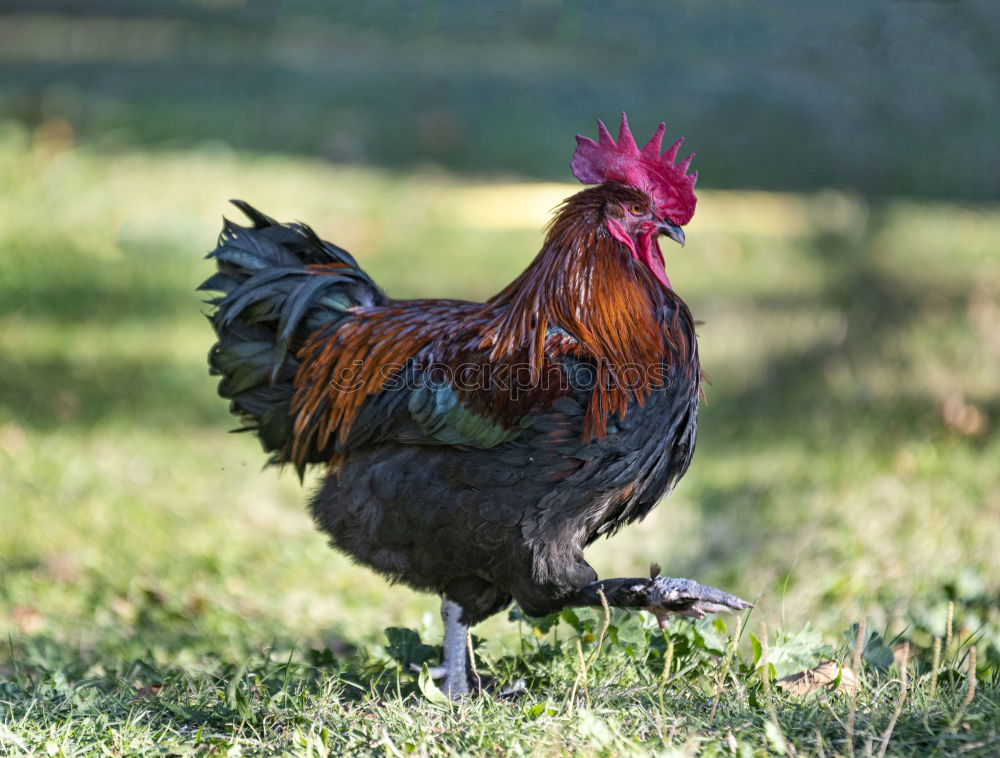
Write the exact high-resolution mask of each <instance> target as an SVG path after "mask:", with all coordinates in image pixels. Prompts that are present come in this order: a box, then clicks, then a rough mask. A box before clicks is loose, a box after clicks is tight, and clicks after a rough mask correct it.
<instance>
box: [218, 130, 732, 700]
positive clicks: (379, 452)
mask: <svg viewBox="0 0 1000 758" xmlns="http://www.w3.org/2000/svg"><path fill="white" fill-rule="evenodd" d="M598 128H599V139H598V140H597V141H594V140H591V139H588V138H586V137H581V136H577V147H576V152H575V154H574V156H573V160H572V164H571V167H572V171H573V173H574V175H575V176H576V178H577V179H579V180H580V181H581V182H582V183H583V184H586V185H592V186H589V187H587V188H585V189H583V190H582V191H581V192H579V193H577V194H576V195H573V196H572V197H570V198H569V199H567V200H566V201H564V202H563V204H562V205H561V206H560V207H559V208H558V210H557V212H556V214H555V217H554V219H553V220H552V222H551V225H550V227H549V229H548V233H547V235H546V237H545V241H544V244H543V245H542V248H541V251H540V252H539V253H538V255H537V257H536V258H535V259H534V261H533V262H532V263H531V264H530V265H529V266H528V268H527V269H526V270H525V271H524V272H523V273H522V274H521V275H520V276H519V277H518V278H517V279H515V280H514V281H513V282H512V283H511V284H510V285H508V286H507V287H506V288H504V289H503V290H502V291H501V292H500V293H499V294H497V295H495V296H494V297H492V298H490V299H489V300H487V301H486V302H485V303H475V302H466V301H462V300H394V299H392V298H390V297H389V296H388V295H386V294H385V293H384V292H383V291H382V290H381V289H380V288H379V287H378V286H377V285H376V284H375V282H373V281H372V279H371V278H370V277H369V276H368V275H367V274H366V273H365V272H364V271H363V270H362V269H361V267H360V266H358V264H357V262H356V261H355V260H354V258H353V257H351V255H349V254H348V253H347V252H346V251H345V250H343V249H341V248H340V247H337V246H336V245H333V244H330V243H329V242H324V241H323V240H321V239H320V238H319V237H317V236H316V234H315V233H314V232H313V231H312V229H310V228H309V227H308V226H305V225H303V224H298V223H295V224H282V223H278V222H277V221H274V220H273V219H271V218H269V217H267V216H265V215H263V214H262V213H260V212H258V211H257V210H255V209H254V208H252V207H250V206H249V205H248V204H246V203H243V202H241V201H234V203H235V205H236V206H238V207H239V208H240V209H241V210H242V211H243V212H244V213H245V214H246V215H247V217H248V218H249V219H250V221H251V222H252V226H250V227H242V226H238V225H236V224H233V223H232V222H230V221H228V220H226V221H225V224H224V228H223V231H222V234H221V236H220V238H219V243H218V247H217V248H216V249H215V250H214V251H213V252H211V253H210V254H209V257H210V258H212V259H214V260H215V262H216V264H217V266H218V271H217V273H215V274H214V275H213V276H212V277H211V278H210V279H208V280H207V281H206V282H205V283H204V284H203V285H202V287H201V289H203V290H208V291H212V292H217V293H220V294H219V295H218V296H216V297H214V298H213V299H211V300H209V303H210V304H211V305H212V306H213V312H212V313H211V315H210V320H211V323H212V326H213V327H214V329H215V333H216V335H217V339H218V341H217V343H216V344H215V345H214V346H213V347H212V349H211V352H210V353H209V364H210V367H211V372H212V373H213V374H215V375H218V376H221V380H220V382H219V394H220V395H221V396H222V397H224V398H227V399H229V400H230V401H231V406H230V407H231V410H232V412H233V413H234V414H235V415H237V416H238V417H239V418H240V419H241V420H242V421H243V422H244V426H243V428H244V429H247V430H252V431H253V432H255V433H256V435H257V436H258V437H259V438H260V441H261V443H262V445H263V447H264V449H265V451H267V452H269V453H270V462H271V463H274V464H279V465H282V464H290V465H292V466H294V467H295V468H296V470H297V471H298V473H299V476H300V478H301V477H302V475H303V472H304V470H305V469H306V467H308V466H309V465H310V464H320V465H321V466H325V467H326V475H325V479H324V481H323V484H322V486H321V487H320V488H319V489H318V491H317V492H316V493H315V495H314V496H313V498H312V500H311V502H310V509H311V511H312V515H313V517H314V519H315V521H316V524H317V526H318V527H319V528H320V529H321V530H323V531H324V532H326V533H327V534H328V535H329V536H330V538H331V544H332V545H333V546H334V547H336V548H338V549H340V550H342V551H344V552H345V553H347V554H348V555H349V556H351V558H353V559H354V560H355V561H357V562H359V563H362V564H364V565H366V566H369V567H371V568H372V569H374V570H375V571H377V572H379V573H381V574H383V575H385V576H386V577H387V578H389V579H390V580H391V581H394V582H397V581H398V582H402V583H404V584H406V585H409V586H410V587H412V588H414V589H416V590H421V591H426V592H433V593H437V594H439V595H440V596H441V597H442V604H441V615H442V618H443V621H444V645H443V656H442V657H443V661H442V665H441V666H440V667H435V669H434V670H433V672H432V673H433V674H434V675H435V676H436V677H438V678H442V679H443V685H442V688H443V689H444V691H445V692H446V693H447V694H448V695H449V696H451V697H453V698H459V697H462V696H463V695H466V694H468V693H469V692H470V687H472V684H471V682H472V681H473V679H474V677H473V676H472V674H474V671H473V670H472V669H471V666H470V661H469V658H468V654H467V650H468V647H467V634H468V629H469V626H470V625H472V624H475V623H477V622H479V621H481V620H483V619H485V618H487V617H488V616H490V615H492V614H494V613H497V612H498V611H500V610H502V609H503V608H505V607H506V606H507V605H509V604H510V603H511V601H512V600H516V601H517V602H518V603H519V604H520V606H521V608H522V609H523V611H524V612H525V613H527V614H529V615H531V616H544V615H546V614H550V613H553V612H556V611H558V610H560V609H562V608H566V607H570V606H581V605H589V606H599V605H602V604H604V603H607V604H608V605H610V606H615V607H625V608H645V609H647V610H650V611H652V612H653V613H654V614H656V615H657V617H658V618H659V619H660V621H661V624H665V623H666V618H667V616H668V615H669V614H680V615H685V616H692V617H697V618H700V617H702V616H704V615H705V614H706V613H710V612H718V611H723V610H726V611H730V610H741V609H744V608H747V607H749V604H748V603H746V602H745V601H743V600H741V599H739V598H738V597H736V596H734V595H731V594H729V593H726V592H722V591H721V590H717V589H715V588H712V587H707V586H703V585H701V584H698V583H696V582H694V581H692V580H689V579H671V578H667V577H663V576H659V571H658V568H655V567H654V570H653V571H651V576H650V577H648V578H636V579H608V580H603V581H599V580H598V577H597V574H596V573H595V571H594V570H593V569H592V568H591V567H590V566H589V565H588V564H587V562H586V561H585V560H584V556H583V550H584V548H585V547H586V546H587V545H589V544H590V543H591V542H593V541H594V540H595V539H597V538H598V537H600V536H602V535H604V536H608V535H612V534H614V533H615V532H616V531H618V530H619V529H620V528H621V527H623V526H625V525H626V524H629V523H632V522H634V521H637V520H639V519H641V518H643V517H644V516H645V515H646V514H647V513H649V511H650V510H651V509H652V508H653V507H654V506H655V505H656V503H657V502H658V501H659V500H660V499H661V498H662V497H663V496H664V495H665V494H666V493H668V492H669V491H670V490H671V489H672V488H673V487H674V485H675V484H676V483H677V481H678V480H679V479H680V478H681V477H682V476H683V475H684V473H685V471H686V470H687V468H688V464H689V463H690V461H691V456H692V454H693V452H694V447H695V426H696V415H697V407H698V400H699V393H700V389H699V383H700V379H701V369H700V366H699V362H698V347H697V340H696V336H695V329H694V321H693V320H692V317H691V313H690V311H689V310H688V307H687V306H686V305H685V304H684V302H683V301H682V300H681V299H680V297H678V295H677V294H676V293H675V292H674V290H673V288H672V287H671V285H670V280H669V279H668V277H667V274H666V271H665V269H664V261H663V254H662V252H661V250H660V246H659V242H658V238H659V237H660V236H664V237H667V238H668V239H670V240H673V241H674V242H678V243H680V244H682V245H683V244H684V231H683V229H682V227H683V226H684V225H685V224H687V223H688V221H690V220H691V217H692V216H693V214H694V209H695V202H696V198H695V194H694V184H695V180H696V178H697V172H695V173H691V174H688V173H687V169H688V167H689V165H690V161H691V157H692V156H689V157H688V158H686V159H684V160H682V161H680V162H675V161H676V157H677V152H678V149H679V148H680V145H681V142H682V141H683V140H677V142H675V143H674V144H673V145H671V146H670V147H669V148H668V149H667V150H666V151H665V152H663V153H662V154H661V145H662V139H663V134H664V125H663V124H660V126H659V129H658V130H657V131H656V133H655V134H654V135H653V137H652V139H650V140H649V142H648V143H647V144H646V145H645V146H644V147H643V148H642V149H639V147H638V145H637V144H636V142H635V139H634V138H633V136H632V133H631V131H630V129H629V126H628V122H627V120H626V118H625V114H624V113H623V114H622V120H621V128H620V131H619V135H618V140H617V141H615V139H614V138H613V137H612V136H611V134H610V133H609V132H608V130H607V128H606V127H605V126H604V124H603V123H601V122H598Z"/></svg>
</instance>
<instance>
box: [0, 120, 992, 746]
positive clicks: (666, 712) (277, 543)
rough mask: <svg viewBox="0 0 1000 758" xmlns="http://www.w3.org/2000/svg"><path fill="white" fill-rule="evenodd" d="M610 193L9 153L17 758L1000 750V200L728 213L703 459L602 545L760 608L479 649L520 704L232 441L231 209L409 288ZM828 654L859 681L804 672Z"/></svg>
mask: <svg viewBox="0 0 1000 758" xmlns="http://www.w3.org/2000/svg"><path fill="white" fill-rule="evenodd" d="M573 191H574V188H573V187H572V186H570V185H532V184H517V183H485V182H470V181H465V180H461V179H459V178H455V177H452V176H448V175H441V174H438V173H433V172H422V173H420V172H418V173H407V174H392V173H389V172H383V171H374V170H363V169H359V168H351V169H343V168H339V167H334V166H329V165H326V164H322V163H318V162H311V161H297V160H291V159H286V158H277V157H268V156H261V155H252V154H238V153H231V152H228V151H226V150H224V149H222V148H218V147H216V148H212V149H206V150H201V151H180V152H156V153H152V152H119V153H99V152H95V151H92V150H90V149H87V148H73V147H71V146H69V145H66V144H63V143H60V142H58V141H52V140H50V139H47V138H46V137H45V134H44V133H41V134H40V135H35V136H34V138H33V137H32V135H28V134H25V133H23V132H21V131H19V130H17V129H14V128H7V127H5V128H4V129H3V130H2V131H0V196H2V197H3V198H4V200H3V203H0V250H2V256H3V257H2V263H0V366H2V367H3V369H2V371H0V503H2V504H3V506H2V508H0V629H2V630H3V632H4V634H3V637H4V638H5V639H3V640H2V643H3V644H2V646H0V754H11V755H19V754H24V753H32V754H48V755H90V754H105V753H110V754H122V755H135V754H149V753H156V752H159V753H162V754H189V753H206V754H209V755H214V754H227V755H228V754H240V753H245V754H265V753H266V754H270V753H296V754H305V755H326V754H332V755H341V754H370V753H379V754H392V755H399V754H409V753H415V754H428V755H438V754H470V753H471V754H487V753H489V754H493V753H498V754H527V753H542V754H562V753H568V754H580V755H604V754H630V753H636V752H638V753H642V752H660V753H665V754H670V753H672V752H677V753H681V752H685V753H692V752H703V753H706V754H709V755H712V754H721V755H731V754H735V755H762V754H766V753H782V752H783V753H785V754H792V753H796V754H824V755H847V754H851V753H854V754H858V755H861V754H866V755H867V754H873V755H877V754H878V753H879V749H880V746H881V744H882V740H883V737H884V735H885V734H886V731H887V730H888V728H889V726H890V722H891V721H892V720H893V718H894V717H895V721H894V722H893V728H892V730H891V734H890V739H889V740H888V743H887V748H886V749H887V753H888V754H900V755H907V754H934V753H937V754H939V755H952V754H959V753H961V754H963V755H976V754H980V755H992V754H995V753H996V751H997V750H998V749H1000V735H998V728H997V724H998V723H1000V706H998V703H1000V611H998V609H997V600H998V597H1000V584H998V583H997V577H998V576H1000V551H998V550H997V549H996V547H997V545H998V544H1000V543H998V539H1000V528H998V526H997V524H998V520H997V517H998V516H1000V469H998V467H997V465H996V461H997V460H998V459H1000V436H998V435H997V433H996V431H995V430H996V425H997V423H998V420H1000V402H998V396H1000V372H998V371H997V365H998V361H1000V307H998V305H997V303H998V298H1000V264H998V261H997V259H996V249H997V246H998V242H1000V209H998V208H995V207H975V208H973V207H963V206H958V205H948V204H943V203H940V204H927V203H917V202H909V201H904V200H885V201H877V202H870V203H866V202H863V201H861V200H859V199H857V198H854V197H851V196H846V195H842V194H838V193H833V192H826V193H819V194H815V195H804V196H796V195H780V194H762V193H742V194H733V193H720V192H711V191H710V190H705V191H704V192H703V193H702V195H701V206H700V209H699V213H698V217H697V218H696V220H695V221H694V222H693V223H692V225H691V226H690V227H689V234H688V237H689V240H690V242H689V244H688V246H687V247H686V248H685V249H684V250H683V251H679V250H678V251H670V252H669V253H668V262H667V265H668V270H669V272H670V276H671V280H672V281H673V282H674V284H675V286H676V287H677V288H678V290H679V291H680V292H681V293H682V294H683V295H684V297H685V298H686V299H687V301H688V302H689V303H690V305H691V306H692V308H693V310H694V312H695V314H696V315H697V316H698V317H699V318H700V319H703V320H704V322H705V323H704V325H703V326H702V327H701V329H700V335H701V343H702V357H703V362H704V365H705V367H706V369H707V371H708V372H709V374H710V375H711V378H712V385H711V386H710V387H709V388H708V404H707V405H705V406H704V407H703V410H702V415H701V425H700V438H699V450H698V454H697V456H696V458H695V463H694V465H693V467H692V470H691V471H690V473H689V474H688V475H687V477H686V478H685V480H684V482H683V483H682V484H681V486H680V487H679V488H678V491H677V492H675V493H674V494H673V495H672V496H671V497H670V499H669V500H668V501H667V502H666V503H664V504H663V505H662V506H661V507H660V508H659V509H658V510H657V511H656V512H655V513H654V515H653V516H651V517H650V518H649V519H647V520H646V521H645V522H644V523H643V524H641V525H638V526H635V527H632V528H630V529H628V530H626V531H625V532H623V533H622V534H620V535H618V536H617V537H616V538H614V539H613V540H612V541H609V542H603V543H601V544H599V545H595V546H594V549H593V550H592V551H590V553H589V554H588V558H589V559H590V560H591V562H592V563H593V564H594V565H595V567H596V568H597V569H598V571H599V572H600V573H601V575H603V576H613V575H635V572H644V571H646V570H647V565H648V563H649V561H650V560H657V561H659V562H660V563H662V564H663V565H664V566H665V568H666V571H667V573H669V574H671V575H677V576H693V577H695V578H697V579H698V580H700V581H703V582H709V583H712V584H715V585H717V586H722V587H725V588H726V589H729V590H732V591H734V592H738V593H739V594H741V595H743V596H745V597H749V598H753V599H755V601H756V607H755V609H754V610H753V611H752V613H750V614H749V617H747V618H744V619H739V620H737V619H734V618H732V617H730V618H728V619H726V623H725V625H724V626H722V625H720V624H718V623H717V622H711V621H704V622H699V623H694V624H693V623H690V622H685V621H680V622H675V623H674V625H673V627H672V629H671V632H670V634H669V635H668V636H666V637H664V636H662V635H660V633H659V631H658V630H656V629H655V628H653V625H652V622H651V620H650V619H648V618H646V617H644V616H643V615H641V614H617V613H616V614H613V615H612V616H611V617H610V618H608V619H604V618H603V616H602V614H601V613H600V612H597V613H594V612H590V611H584V612H578V613H565V614H563V615H562V616H561V617H560V618H550V619H543V620H532V619H525V618H523V617H521V616H520V615H519V614H518V613H517V612H516V609H515V612H514V613H513V618H512V619H508V617H507V614H502V615H501V616H498V617H496V618H494V619H491V620H490V621H488V622H486V623H484V624H483V625H481V626H480V627H477V628H476V630H475V634H476V635H477V640H478V642H479V647H478V648H477V656H478V657H479V659H480V660H479V666H480V670H481V671H482V672H483V673H489V674H491V675H493V676H496V677H498V678H499V679H501V680H510V679H514V678H518V677H523V678H525V679H526V681H527V683H528V686H529V692H528V694H527V695H525V696H524V697H523V698H521V699H519V700H516V701H513V702H510V701H503V700H496V699H493V698H479V699H474V700H470V701H467V702H464V703H462V704H460V705H455V706H452V705H448V704H442V703H440V702H439V701H438V698H437V697H436V693H435V692H434V691H433V689H432V688H429V687H426V686H425V687H423V689H421V686H420V681H419V677H417V676H415V675H412V674H410V673H408V666H407V664H409V663H411V662H418V663H419V662H422V661H424V660H427V659H428V657H430V656H436V655H437V651H436V650H435V649H434V648H433V647H430V646H433V645H434V644H436V643H437V641H438V640H439V639H440V626H439V622H438V620H437V618H436V601H435V599H434V598H431V597H427V596H422V595H417V594H415V593H413V592H411V591H409V590H407V589H405V588H401V587H389V586H387V585H386V584H385V582H383V581H382V580H381V579H379V578H378V577H376V576H374V575H372V574H371V573H370V572H368V571H366V570H364V569H361V568H359V567H356V566H353V565H351V563H350V562H349V561H348V560H347V559H345V558H344V557H342V556H340V555H339V554H336V553H334V552H333V551H331V550H329V548H327V547H326V545H325V544H324V540H323V539H322V537H321V536H320V535H318V534H317V533H315V532H314V530H313V529H312V527H311V524H310V522H309V519H308V517H307V516H306V513H305V510H304V508H303V507H302V503H303V498H304V496H303V493H302V491H301V489H300V488H299V487H298V485H297V483H296V482H295V480H294V477H293V476H291V475H289V474H285V475H279V474H278V472H276V471H270V470H269V471H263V472H262V471H261V470H260V468H261V464H262V462H263V459H262V455H261V453H260V451H259V448H258V447H257V445H256V443H255V442H254V441H253V440H252V439H249V438H247V437H245V436H241V435H235V436H229V435H226V434H225V431H226V430H227V429H229V428H231V427H232V425H233V422H232V420H231V419H230V418H229V417H228V416H227V413H226V409H225V404H224V403H223V402H222V401H220V400H219V399H218V398H217V397H215V394H214V386H213V382H212V380H211V379H210V378H209V377H208V376H207V374H206V370H205V364H204V354H205V352H206V350H207V348H208V346H209V344H210V341H211V339H210V333H209V329H208V327H207V325H206V324H205V323H204V321H203V319H202V317H201V316H200V315H199V311H200V310H202V309H201V307H200V305H199V298H198V296H197V295H196V294H195V293H194V292H193V288H194V287H195V286H196V285H197V283H198V282H199V281H200V280H201V279H203V278H204V277H205V275H206V273H207V272H208V270H209V267H208V265H207V263H206V262H205V261H203V260H202V259H201V255H202V254H203V253H204V252H205V251H207V250H208V249H209V248H210V247H211V244H212V240H213V239H214V236H215V235H216V233H217V232H218V227H219V215H220V213H222V212H227V213H229V211H228V210H227V209H226V207H225V205H224V200H225V199H226V198H228V197H234V196H235V197H244V198H246V199H247V200H250V201H251V202H253V203H255V204H257V205H258V206H259V207H261V208H262V209H263V210H265V211H266V212H268V213H270V214H271V215H274V216H276V217H278V218H282V219H292V218H301V219H303V220H306V221H309V222H310V223H312V224H314V226H315V227H316V228H317V230H318V231H319V232H321V234H322V235H323V236H325V237H328V238H332V239H335V240H337V241H338V242H340V243H341V244H343V245H345V246H346V247H347V248H348V249H351V250H352V251H353V252H355V254H356V255H357V256H358V257H359V258H360V259H361V260H362V261H363V263H364V265H365V266H366V267H367V268H368V270H369V271H370V273H372V275H373V276H375V277H376V279H377V280H379V281H380V282H381V283H383V284H384V286H385V287H386V288H387V289H388V290H389V291H390V292H391V293H392V294H394V295H398V296H416V295H426V296H430V295H443V296H460V297H469V298H476V297H484V296H487V295H489V294H490V293H492V292H493V291H495V290H497V289H499V288H500V287H501V286H502V285H503V284H504V283H506V282H507V281H508V280H509V279H510V278H511V277H512V276H513V275H515V274H516V273H517V272H518V271H519V270H520V269H521V268H522V267H523V266H524V265H525V264H526V263H527V261H528V260H529V259H530V258H531V256H532V255H533V253H534V251H535V250H536V249H537V247H538V243H539V240H540V228H541V226H542V225H543V224H544V222H545V220H546V217H547V212H548V210H549V209H550V208H551V207H552V206H553V205H554V204H555V203H556V202H558V200H560V199H561V198H562V197H564V196H566V195H567V194H569V193H571V192H573ZM862 619H863V620H864V621H865V624H866V625H867V629H868V630H871V631H869V632H867V633H866V634H865V635H864V638H865V639H864V642H865V644H864V645H863V647H864V655H862V656H861V657H860V659H859V661H860V663H859V665H858V666H856V667H855V666H854V665H853V660H852V659H853V658H854V657H855V652H854V649H853V648H854V647H856V636H857V632H856V629H857V628H856V624H857V623H858V622H859V621H861V620H862ZM949 620H950V622H949ZM738 624H739V627H738V626H737V625H738ZM762 624H763V625H764V627H765V629H764V631H762V630H761V625H762ZM605 626H607V629H606V630H605V632H604V633H603V634H602V630H603V629H604V628H605ZM387 628H393V629H394V631H391V632H386V631H384V630H385V629H387ZM738 629H739V630H740V631H737V630H738ZM751 632H752V635H753V636H752V637H751ZM904 641H905V642H907V643H909V646H910V647H909V657H908V663H907V665H906V667H905V668H906V672H907V674H908V687H907V689H906V692H905V696H904V695H903V693H902V687H901V684H900V680H901V670H900V657H901V643H903V642H904ZM936 641H937V642H936ZM936 645H937V646H938V648H939V649H941V652H940V654H939V660H938V665H937V666H935V665H934V661H935V655H934V650H935V646H936ZM973 651H975V653H973ZM973 656H974V658H973ZM828 659H829V660H834V661H837V662H838V663H841V664H844V665H846V666H848V668H856V669H858V670H857V671H856V675H857V678H858V682H859V688H858V690H857V692H856V694H855V695H850V694H835V693H830V692H825V691H818V692H814V693H813V694H811V695H808V696H797V695H794V694H791V693H789V692H787V691H786V690H784V689H782V688H780V687H778V686H777V685H776V684H775V683H774V681H773V680H775V679H777V678H780V677H783V676H785V675H788V674H794V673H796V672H799V671H803V670H805V669H808V668H810V667H812V666H815V665H816V664H818V663H819V662H820V661H822V660H828ZM970 660H974V661H975V667H971V668H970ZM667 663H669V670H666V671H665V669H666V668H667V666H665V664H667ZM973 673H975V684H973V681H974V680H973V677H972V676H971V675H972V674H973ZM846 677H847V674H843V675H841V683H842V684H843V683H844V682H845V681H846ZM852 714H853V716H852Z"/></svg>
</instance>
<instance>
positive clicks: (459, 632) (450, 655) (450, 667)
mask: <svg viewBox="0 0 1000 758" xmlns="http://www.w3.org/2000/svg"><path fill="white" fill-rule="evenodd" d="M441 620H442V621H444V649H443V651H442V656H441V657H442V658H443V660H442V661H441V663H442V664H443V665H442V666H441V668H443V669H444V681H443V682H442V685H441V689H442V690H443V691H444V693H445V694H446V695H447V696H448V697H450V698H451V699H452V700H457V699H458V698H460V697H464V696H466V695H468V694H469V673H468V660H469V659H468V655H469V653H468V635H469V627H468V626H467V625H465V624H463V623H462V606H460V605H459V604H458V603H454V602H452V601H451V600H449V599H448V598H446V597H442V598H441Z"/></svg>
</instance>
